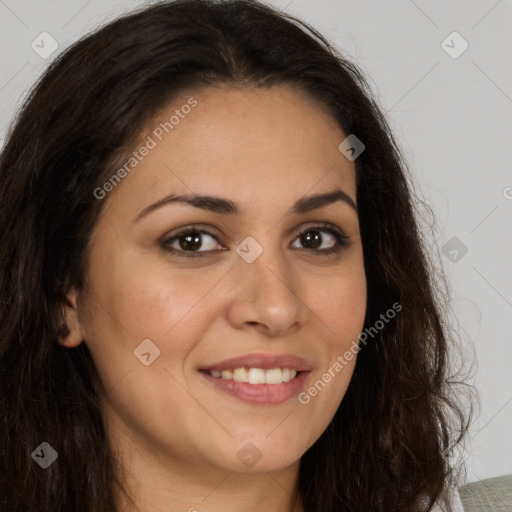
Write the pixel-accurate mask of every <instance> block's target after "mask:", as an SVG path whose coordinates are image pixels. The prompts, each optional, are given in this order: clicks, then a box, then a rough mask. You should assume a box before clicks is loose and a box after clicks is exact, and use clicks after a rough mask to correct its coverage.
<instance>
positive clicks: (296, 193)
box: [112, 85, 355, 207]
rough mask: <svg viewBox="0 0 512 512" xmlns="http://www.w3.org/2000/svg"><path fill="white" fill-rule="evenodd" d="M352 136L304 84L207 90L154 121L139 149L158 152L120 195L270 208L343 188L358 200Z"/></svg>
mask: <svg viewBox="0 0 512 512" xmlns="http://www.w3.org/2000/svg"><path fill="white" fill-rule="evenodd" d="M191 98H193V100H191ZM185 105H194V106H193V107H192V108H188V107H187V108H185V107H184V106H185ZM345 137H346V135H345V134H344V133H343V131H342V130H341V128H340V127H339V125H338V124H337V122H336V120H335V119H334V118H333V117H332V115H331V113H330V112H329V110H328V108H327V107H326V106H325V105H323V104H322V103H321V102H319V101H318V100H315V99H313V98H311V97H310V96H309V95H308V94H307V93H305V92H304V91H302V90H301V89H299V88H297V87H293V86H288V85H279V86H274V87H271V88H251V89H247V88H243V89H242V88H232V87H227V86H220V87H205V88H202V89H198V90H195V91H190V92H186V93H182V94H180V95H179V96H178V97H176V98H174V99H173V101H172V103H171V104H169V105H168V106H166V107H165V108H164V109H162V110H161V111H160V112H159V113H158V114H157V115H156V116H155V117H154V118H153V119H152V120H151V121H150V122H148V123H147V124H146V126H145V127H144V129H143V130H142V131H141V137H140V138H139V142H138V143H137V144H136V145H135V147H134V148H133V150H135V151H137V149H138V148H140V147H142V146H143V145H147V146H148V147H149V146H151V149H150V150H149V151H148V152H146V156H144V157H142V158H140V160H137V162H136V164H135V165H134V166H133V169H130V172H129V173H127V174H128V175H127V176H126V177H125V178H124V179H123V180H122V182H121V183H120V184H119V185H117V186H116V190H115V191H114V192H115V193H113V194H112V196H117V195H120V196H122V197H123V199H124V200H123V203H124V204H125V205H127V204H133V205H135V204H136V205H137V207H139V206H140V207H144V206H145V205H146V204H147V203H149V202H151V201H155V200H157V199H159V198H160V197H161V196H163V195H165V193H171V192H175V193H180V194H185V193H186V194H194V193H196V194H214V195H219V196H224V197H226V196H230V197H233V198H234V199H236V201H237V202H238V203H241V204H244V203H245V202H246V201H247V202H250V201H253V202H256V203H257V202H261V201H265V202H266V203H267V206H269V207H270V206H271V204H279V203H283V204H284V205H285V206H287V205H288V203H290V204H291V202H292V201H293V202H295V201H296V199H297V198H298V197H300V196H302V195H305V194H307V193H308V192H310V193H318V192H323V191H326V190H331V189H332V188H333V187H334V186H336V187H338V188H342V189H343V190H344V191H345V192H346V193H347V194H348V195H350V196H351V197H352V199H353V200H354V202H355V166H354V163H353V162H351V161H349V160H348V159H347V158H346V157H345V156H344V155H343V154H342V153H341V152H340V151H339V149H338V146H339V144H340V143H341V142H342V141H343V140H344V139H345ZM148 141H151V142H148ZM129 155H130V153H129V154H128V155H127V158H128V157H129ZM132 160H133V157H132ZM126 161H127V160H126ZM126 161H125V162H126ZM132 163H133V162H132ZM288 196H289V198H288ZM129 197H131V198H132V199H133V201H126V199H127V198H129ZM112 199H114V197H112ZM271 202H272V203H271Z"/></svg>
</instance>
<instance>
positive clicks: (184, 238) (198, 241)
mask: <svg viewBox="0 0 512 512" xmlns="http://www.w3.org/2000/svg"><path fill="white" fill-rule="evenodd" d="M321 233H327V234H328V235H329V236H328V237H327V240H328V239H329V238H330V239H331V243H330V246H329V247H327V248H322V249H319V247H321V246H322V245H323V244H324V236H322V235H321ZM205 235H206V236H207V237H209V238H211V239H213V240H217V236H216V235H215V234H213V233H210V232H209V231H207V230H205V229H202V228H200V227H198V226H190V227H188V228H185V229H183V230H182V231H179V232H178V233H176V234H175V235H173V236H171V237H169V238H167V239H165V240H164V241H162V242H161V247H162V248H164V249H165V250H166V251H169V252H171V253H173V254H176V255H177V256H178V257H185V258H196V257H202V256H205V255H208V254H211V253H214V252H217V250H226V249H223V248H222V246H220V249H217V250H216V249H215V245H216V244H215V243H213V244H212V243H211V242H210V243H209V244H208V243H207V244H205V243H204V241H203V237H204V236H205ZM348 238H349V237H348V236H346V235H345V234H344V233H343V231H341V229H339V228H338V227H337V226H335V225H333V224H329V223H324V224H321V225H313V226H309V227H307V228H304V229H303V230H302V231H301V232H300V233H299V234H298V235H297V240H298V241H299V242H300V243H301V244H302V245H303V246H304V247H305V249H304V250H306V251H308V252H312V253H316V254H318V255H319V256H322V255H327V254H333V253H338V252H340V251H341V250H342V249H344V248H346V247H348V246H349V245H350V243H349V242H347V239H348ZM176 244H177V245H176ZM217 245H220V244H217ZM205 246H206V250H199V249H204V248H205ZM205 253H206V254H205Z"/></svg>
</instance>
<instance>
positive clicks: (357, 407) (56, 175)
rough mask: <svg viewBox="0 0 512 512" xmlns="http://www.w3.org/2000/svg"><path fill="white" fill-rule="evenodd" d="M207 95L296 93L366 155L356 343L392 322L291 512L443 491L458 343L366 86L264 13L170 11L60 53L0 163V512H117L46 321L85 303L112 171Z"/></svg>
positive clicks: (88, 376)
mask: <svg viewBox="0 0 512 512" xmlns="http://www.w3.org/2000/svg"><path fill="white" fill-rule="evenodd" d="M218 83H224V84H232V85H234V86H238V87H240V86H250V87H270V86H272V85H276V84H294V85H297V86H299V87H301V88H302V89H303V90H305V91H306V92H307V93H308V94H309V95H310V96H311V97H312V98H316V99H318V100H320V101H322V102H323V103H324V104H325V105H326V106H327V107H328V108H329V109H330V112H331V113H332V116H333V117H334V118H335V119H336V120H337V122H338V123H339V125H340V127H341V128H342V130H343V131H344V133H345V134H356V136H357V137H358V138H359V139H360V140H361V141H363V142H364V144H365V146H366V148H365V151H364V152H363V153H362V154H361V155H360V156H359V157H358V158H357V159H356V160H355V166H356V187H357V204H358V208H359V222H360V229H361V237H362V243H363V249H364V265H365V272H366V278H367V286H368V303H367V312H366V318H365V329H367V328H370V327H371V326H373V325H374V324H375V323H376V322H377V321H378V320H379V319H380V315H381V314H382V313H384V312H385V311H387V310H388V309H389V308H390V307H391V306H392V304H394V303H399V304H400V305H401V306H402V310H401V312H400V313H399V314H398V315H397V316H396V318H395V319H394V320H393V321H392V322H389V323H388V324H387V325H386V327H385V328H384V329H381V330H379V331H378V333H376V334H375V335H374V336H372V338H371V339H370V340H368V343H366V344H365V346H364V348H362V350H361V352H360V354H359V356H358V359H357V364H356V367H355V371H354V374H353V377H352V380H351V382H350V385H349V388H348V390H347V392H346V395H345V397H344V399H343V401H342V403H341V405H340V407H339V409H338V411H337V413H336V415H335V417H334V418H333V420H332V422H331V423H330V424H329V426H328V427H327V429H326V430H325V432H324V433H323V435H322V436H321V437H320V438H319V439H318V441H317V442H316V443H315V444H314V445H313V446H312V447H311V448H310V449H309V450H307V452H306V453H305V454H304V455H303V457H302V459H301V464H300V476H299V478H300V482H299V483H300V491H301V494H302V496H303V502H304V506H305V510H306V511H307V512H328V511H329V512H331V511H332V512H334V511H336V512H342V511H347V512H348V511H352V512H366V511H369V510H371V511H372V512H384V511H385V512H389V511H395V512H400V511H403V512H405V511H407V512H411V511H419V510H426V509H429V505H432V504H433V503H434V502H435V501H436V500H438V498H439V497H440V496H441V494H442V492H443V490H444V489H445V488H446V486H447V485H448V484H449V483H450V480H451V478H452V471H451V468H450V466H449V464H448V462H447V460H446V458H445V457H444V456H443V451H444V450H446V449H447V448H448V447H449V446H450V445H451V444H453V443H455V442H457V441H458V440H460V439H462V437H463V434H464V433H465V431H466V430H467V424H468V420H467V417H466V416H469V415H467V414H466V412H465V411H464V409H463V407H462V406H461V405H460V404H458V402H457V401H456V400H455V399H454V390H455V388H454V385H453V382H452V381H451V380H450V375H449V365H448V349H449V348H450V347H451V344H452V343H454V342H455V341H456V340H455V338H453V336H451V333H449V329H448V327H447V326H448V324H447V321H446V315H445V313H446V311H445V309H446V304H447V301H446V297H445V295H446V293H445V290H443V289H441V287H440V286H439V283H440V281H439V280H436V279H435V278H434V277H435V276H439V275H441V274H440V270H439V268H436V265H435V264H433V263H432V261H431V260H430V256H429V255H428V250H427V248H426V245H425V243H424V241H423V240H422V237H421V234H420V231H419V224H418V222H417V213H416V212H415V209H414V195H413V192H412V190H411V186H410V184H409V182H408V180H410V176H409V175H408V170H407V166H406V163H405V161H404V158H403V157H402V155H401V153H400V150H399V148H398V145H397V144H396V142H395V140H394V139H393V135H392V133H391V130H390V128H389V126H388V124H387V122H386V120H385V117H384V115H383V114H382V112H381V110H380V108H379V106H378V105H377V103H376V101H375V100H374V99H373V97H372V93H371V90H370V87H369V86H368V83H367V82H366V79H365V78H364V76H363V75H362V74H361V72H360V71H359V70H358V68H357V67H356V65H354V64H353V63H351V62H350V61H349V59H347V58H344V57H343V56H342V55H341V54H340V53H339V52H338V51H337V50H336V49H334V48H333V47H332V46H331V45H330V44H329V43H328V42H327V41H326V40H325V39H324V38H323V37H322V36H321V35H320V34H319V33H318V32H317V31H315V30H314V29H313V28H311V27H309V26H308V25H306V24H304V23H303V22H301V21H299V20H297V19H295V18H293V17H291V16H288V15H285V14H284V13H281V12H279V11H277V10H275V9H272V8H270V7H267V6H264V5H262V4H259V3H257V2H254V1H250V0H249V1H247V0H227V1H223V2H220V1H215V0H177V1H174V2H162V3H159V4H157V5H154V6H151V7H146V8H144V9H141V10H139V11H137V12H134V13H130V14H129V15H125V16H123V17H121V18H119V19H117V20H115V21H114V22H112V23H109V24H108V25H106V26H105V27H103V28H101V29H99V30H97V31H96V32H94V33H92V34H91V35H88V36H87V37H85V38H83V39H82V40H80V41H78V42H77V43H75V44H73V45H72V46H71V47H70V48H68V49H67V50H66V51H64V52H63V53H62V54H61V55H60V56H59V57H58V58H57V59H56V60H55V61H54V62H53V63H52V64H51V65H50V66H49V68H48V69H47V71H46V72H45V73H44V75H43V76H42V78H41V79H40V80H39V82H38V84H37V85H36V86H35V87H34V89H33V90H32V92H31V94H30V96H29V97H28V99H27V101H26V102H25V105H24V107H23V109H22V110H21V112H20V113H19V115H18V116H17V119H16V122H15V124H14V125H13V127H12V129H11V131H10V133H9V135H8V139H7V143H6V146H5V148H4V151H3V152H2V155H1V158H0V263H1V266H0V407H1V411H2V414H1V418H0V460H1V461H2V462H1V466H0V509H2V510H8V511H9V512H29V511H38V512H71V511H73V512H91V511H95V512H112V511H113V510H114V509H115V505H114V498H113V496H114V486H115V485H120V482H119V478H118V472H117V470H116V464H115V461H114V458H113V456H112V451H111V448H110V446H109V444H108V443H107V435H106V431H105V427H104V424H103V422H102V415H101V410H100V406H99V402H98V392H99V391H98V390H100V389H101V383H100V381H99V378H98V374H97V372H96V369H95V366H94V363H93V360H92V357H91V355H90V352H89V351H88V349H87V345H86V344H85V343H82V344H80V345H79V346H78V347H76V348H74V349H68V348H64V347H63V346H61V345H60V344H59V343H58V336H59V333H61V334H65V329H64V331H62V332H61V331H60V327H61V323H62V322H61V321H62V317H61V314H60V308H61V303H62V301H64V300H65V293H66V291H67V290H68V289H69V287H76V288H77V289H80V288H82V287H83V284H84V275H85V271H86V269H87V247H88V242H89V239H90V236H91V233H92V231H93V229H94V226H95V224H96V222H97V220H98V216H99V214H100V213H101V209H102V207H103V205H104V203H105V201H98V200H97V199H96V197H95V195H94V193H93V191H94V190H95V189H96V188H97V187H100V186H101V185H102V184H103V183H105V181H106V180H107V179H108V178H109V177H110V176H111V175H112V170H113V165H112V162H114V161H116V160H117V159H118V158H119V156H120V155H122V154H123V151H124V150H126V148H128V147H129V146H130V144H131V143H132V142H133V141H134V140H135V139H136V137H137V136H138V135H139V131H140V129H141V127H142V126H144V124H145V123H146V122H147V120H148V119H150V117H151V116H152V115H153V114H155V113H156V112H158V111H159V109H161V108H162V107H163V106H165V105H166V104H168V102H169V101H172V99H173V97H174V96H175V95H176V94H178V93H180V91H183V90H184V88H193V87H196V86H202V85H212V84H218ZM441 277H442V276H441ZM443 301H444V302H443ZM443 305H444V306H443ZM449 334H450V336H449ZM452 338H453V339H452ZM41 442H48V443H49V444H50V445H51V446H52V447H53V448H54V449H55V450H56V452H57V453H58V459H57V461H56V462H55V463H54V464H52V465H51V466H50V467H49V468H48V469H47V470H45V471H41V468H40V467H39V466H38V465H37V464H36V463H35V462H34V460H33V458H32V457H31V453H32V452H33V451H34V449H35V448H36V447H38V446H39V445H40V444H41ZM421 499H425V500H426V501H425V503H426V505H423V506H422V505H420V501H421Z"/></svg>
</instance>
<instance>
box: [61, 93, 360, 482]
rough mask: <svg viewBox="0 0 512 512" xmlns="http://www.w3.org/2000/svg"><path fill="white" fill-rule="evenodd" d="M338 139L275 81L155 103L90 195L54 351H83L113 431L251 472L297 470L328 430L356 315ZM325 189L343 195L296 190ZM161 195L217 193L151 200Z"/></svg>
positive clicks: (327, 122)
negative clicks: (84, 237)
mask: <svg viewBox="0 0 512 512" xmlns="http://www.w3.org/2000/svg"><path fill="white" fill-rule="evenodd" d="M192 97H193V98H194V99H193V100H191V99H190V98H192ZM186 105H188V107H187V106H186ZM171 116H174V117H173V118H172V117H171ZM177 119H178V121H177ZM166 122H167V125H166V124H165V123H166ZM164 127H165V128H164ZM347 135H348V134H344V133H343V132H342V131H341V129H340V128H339V127H338V125H337V124H336V122H335V121H334V119H333V118H331V117H330V115H329V113H328V111H327V110H325V108H324V107H323V106H322V105H321V104H319V103H317V102H316V101H314V100H312V99H310V98H309V97H308V96H306V95H305V94H304V93H303V92H301V91H299V90H297V89H294V88H291V87H288V86H279V87H274V88H270V89H255V90H253V89H250V90H249V89H228V88H220V87H219V88H213V87H209V88H204V89H200V90H198V91H194V93H193V94H192V93H191V94H183V95H182V96H181V97H179V98H178V99H176V100H175V101H173V104H172V106H169V108H166V109H165V110H163V111H162V112H160V113H159V115H158V116H157V118H155V119H154V120H153V121H152V123H150V124H149V125H148V126H147V128H146V130H144V132H143V133H142V136H141V141H140V143H139V144H137V145H136V147H134V148H133V151H135V152H136V153H135V154H133V155H131V157H132V160H129V158H130V155H128V157H127V159H126V162H127V165H126V166H125V168H124V169H125V172H124V173H123V172H122V171H121V172H119V173H117V170H118V168H116V169H114V170H113V172H112V174H113V175H114V174H116V173H117V174H116V176H117V178H114V179H113V180H112V182H113V183H115V186H110V187H109V185H108V184H107V185H106V186H105V187H103V188H102V191H101V192H100V191H97V192H96V194H97V196H98V197H101V198H100V199H98V200H101V201H103V202H104V209H103V212H102V216H101V218H100V220H99V223H98V224H97V226H96V228H95V231H94V233H93V237H92V239H91V244H90V260H89V267H88V272H87V278H86V286H85V290H82V291H79V292H75V291H74V290H72V291H71V292H70V294H69V295H68V297H69V298H70V300H71V301H72V303H73V304H75V305H76V306H77V309H78V312H76V311H75V310H73V309H71V308H69V309H68V310H67V315H68V317H67V318H68V321H69V323H70V324H71V326H72V333H71V335H70V336H69V337H68V339H67V341H66V342H65V344H67V345H68V346H75V345H76V344H78V343H79V342H80V341H81V340H82V339H83V340H84V341H85V343H86V344H87V346H88V348H89V349H90V351H91V353H92V356H93V358H94V361H95V363H96V365H97V368H98V371H99V374H100V376H101V379H102V382H103V384H104V387H105V390H106V396H105V397H104V406H105V412H106V415H107V418H108V422H109V431H110V432H111V433H112V434H115V435H116V436H117V438H118V439H119V440H120V441H122V442H125V443H129V444H130V446H136V447H137V450H139V451H140V452H144V453H145V454H146V455H152V456H154V457H158V458H159V459H160V460H164V459H166V460H168V461H172V462H173V463H174V464H175V467H180V468H183V470H184V471H185V470H186V469H185V468H191V467H199V465H200V467H202V468H209V469H211V468H212V467H215V468H217V469H224V470H229V471H236V472H258V471H273V470H278V469H281V468H285V467H288V466H290V465H292V464H294V463H296V462H297V461H298V460H299V459H300V457H301V456H302V454H303V453H304V452H305V451H306V450H307V449H308V448H309V447H310V446H311V445H312V444H313V443H314V442H315V441H316V440H317V439H318V437H319V436H320V435H321V434H322V432H323V431H324V430H325V428H326V427H327V425H328V424H329V422H330V421H331V419H332V418H333V416H334V414H335V412H336V410H337V408H338V406H339V404H340V402H341V400H342V398H343V396H344V394H345V391H346V388H347V386H348V384H349V381H350V378H351V375H352V372H353V368H354V365H355V357H354V358H352V359H351V360H348V359H347V358H345V357H344V354H345V353H346V352H347V351H348V350H349V349H351V348H352V352H355V350H354V347H355V343H354V342H357V335H358V334H359V333H360V332H361V330H362V327H363V322H364V316H365V308H366V280H365V273H364V267H363V253H362V246H361V239H360V233H359V224H358V215H357V212H356V209H355V207H354V206H355V205H354V206H352V205H351V204H349V203H350V202H353V203H355V202H356V185H355V166H354V162H353V161H350V160H349V159H347V158H346V157H345V156H344V154H342V153H341V152H340V150H339V149H338V146H339V144H340V143H341V142H342V141H343V140H344V139H345V138H346V136H347ZM148 137H149V138H148ZM143 146H145V148H146V149H142V147H143ZM120 167H121V166H119V168H120ZM123 175H124V177H123ZM119 178H122V179H121V180H119ZM109 189H110V190H109ZM334 191H341V192H342V194H341V196H343V194H346V196H348V200H345V199H343V198H342V199H339V198H338V199H336V200H332V201H327V202H326V201H321V200H319V201H314V200H307V199H308V198H311V197H313V196H317V195H319V194H326V193H330V192H334ZM170 195H172V196H174V197H175V198H176V197H178V196H188V197H190V198H193V197H195V196H213V197H215V198H216V199H215V200H202V201H197V203H196V205H195V206H194V205H192V204H188V203H186V202H182V201H173V202H166V203H162V204H161V205H160V206H159V207H156V206H155V207H154V208H151V209H149V210H148V207H149V206H150V205H155V204H156V203H158V202H159V201H161V200H162V199H163V198H165V197H167V196H170ZM102 196H104V197H102ZM235 203H236V205H237V207H236V209H237V210H238V211H237V212H234V211H233V210H235V207H234V204H235ZM295 205H299V207H297V208H295ZM143 212H145V213H143ZM325 223H329V224H332V225H333V226H334V227H335V229H336V228H337V229H339V230H341V231H342V232H343V233H344V234H345V235H346V236H348V239H347V240H346V242H347V243H348V245H347V246H343V245H342V243H343V240H342V243H340V242H339V241H337V238H336V235H335V234H332V233H331V232H330V231H329V230H328V228H326V227H324V226H322V224H325ZM192 225H194V226H195V229H194V231H195V233H196V234H194V233H192V234H190V236H188V237H187V235H186V234H184V235H182V236H180V237H178V236H177V235H179V233H180V232H182V231H184V230H186V229H187V228H189V227H191V226H192ZM306 228H307V229H306ZM304 229H305V230H306V233H305V234H303V235H302V236H301V235H300V233H301V232H302V231H303V230H304ZM203 230H204V231H206V232H207V233H201V231H203ZM164 242H165V243H164ZM324 249H325V250H327V249H335V251H334V252H331V253H326V252H322V251H323V250H324ZM187 254H190V255H194V256H195V257H187ZM148 340H150V341H148ZM276 357H277V358H279V357H282V359H278V360H276V359H275V358H276ZM233 358H237V359H238V361H233V362H231V363H230V362H229V361H228V360H231V359H233ZM339 358H343V361H344V363H343V364H342V363H340V362H339V361H340V359H339ZM226 361H227V362H226ZM337 362H338V364H336V363H337ZM340 366H341V367H342V368H341V369H340ZM244 367H250V368H254V370H252V371H249V372H248V373H247V374H246V373H245V371H244V370H243V369H242V370H236V371H235V372H234V377H235V379H234V380H233V379H229V377H230V371H232V370H234V369H235V368H244ZM258 368H259V369H260V370H258ZM272 368H284V369H285V371H280V370H271V371H265V372H263V370H265V369H272ZM206 369H210V370H212V369H213V370H217V371H219V372H222V373H221V377H218V376H214V375H218V373H215V372H213V373H212V375H208V374H207V373H206V372H205V371H204V370H206ZM288 370H290V371H288ZM294 370H295V371H297V372H299V373H297V376H296V377H294V378H291V379H290V380H289V381H288V382H284V383H283V382H282V383H280V384H278V383H277V382H281V381H282V380H286V379H287V377H288V378H289V377H292V376H293V375H294ZM287 374H289V375H287ZM326 375H327V376H326ZM244 377H247V378H250V379H251V381H250V382H248V383H243V382H241V381H240V379H242V380H244ZM252 379H256V380H252ZM263 379H265V381H264V382H265V384H263V383H261V382H262V381H263ZM267 381H268V382H269V383H266V382H267ZM254 382H256V383H254ZM258 382H260V383H258ZM315 382H316V387H315V386H314V384H315ZM311 389H312V391H310V390H311Z"/></svg>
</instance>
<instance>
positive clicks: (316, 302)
mask: <svg viewBox="0 0 512 512" xmlns="http://www.w3.org/2000/svg"><path fill="white" fill-rule="evenodd" d="M308 294H309V296H310V299H309V300H308V301H307V302H306V304H312V305H313V307H312V308H311V309H313V310H314V311H315V313H316V314H317V316H318V319H319V324H320V326H321V328H322V332H324V333H325V336H323V337H324V339H325V340H326V341H328V342H329V345H330V346H331V347H332V348H336V349H337V350H342V349H344V347H345V345H347V343H348V344H350V342H351V341H352V340H353V339H356V340H357V335H358V334H359V333H360V332H361V330H362V328H363V325H364V319H365V315H366V301H367V293H366V279H365V274H364V269H363V268H362V266H357V267H347V268H346V269H343V270H340V271H339V272H333V273H331V274H330V275H329V276H324V277H323V278H322V279H318V280H312V281H311V283H310V285H309V292H308Z"/></svg>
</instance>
